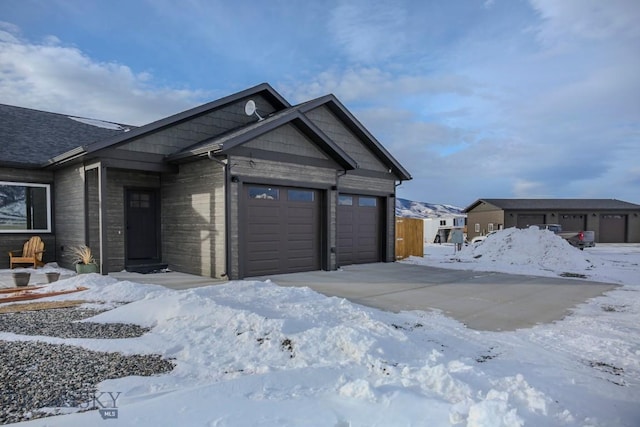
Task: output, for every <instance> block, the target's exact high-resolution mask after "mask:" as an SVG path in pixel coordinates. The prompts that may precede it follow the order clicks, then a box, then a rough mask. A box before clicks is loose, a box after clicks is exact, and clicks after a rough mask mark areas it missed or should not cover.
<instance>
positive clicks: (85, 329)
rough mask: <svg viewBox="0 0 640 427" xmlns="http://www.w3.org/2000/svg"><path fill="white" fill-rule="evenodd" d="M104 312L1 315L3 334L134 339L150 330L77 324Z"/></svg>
mask: <svg viewBox="0 0 640 427" xmlns="http://www.w3.org/2000/svg"><path fill="white" fill-rule="evenodd" d="M103 311H104V310H96V309H87V308H75V307H71V308H55V309H49V310H35V311H21V312H17V313H4V314H0V331H2V332H13V333H14V334H20V335H44V336H47V337H58V338H105V339H112V338H135V337H139V336H142V335H143V334H144V333H145V332H148V331H149V329H148V328H143V327H141V326H138V325H132V324H129V323H92V322H78V320H82V319H86V318H88V317H92V316H95V315H97V314H99V313H102V312H103Z"/></svg>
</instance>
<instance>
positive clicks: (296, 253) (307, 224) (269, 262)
mask: <svg viewBox="0 0 640 427" xmlns="http://www.w3.org/2000/svg"><path fill="white" fill-rule="evenodd" d="M244 197H246V201H247V213H246V218H245V222H246V223H245V224H243V225H244V226H243V225H242V224H241V226H243V230H244V234H243V236H244V240H245V245H246V246H245V249H244V251H243V252H244V260H243V261H244V265H245V267H244V270H245V274H244V275H245V276H261V275H269V274H280V273H294V272H299V271H312V270H320V247H321V245H320V218H321V216H320V200H319V198H320V197H319V192H318V191H317V190H312V189H301V188H289V187H267V186H257V185H247V186H245V189H244Z"/></svg>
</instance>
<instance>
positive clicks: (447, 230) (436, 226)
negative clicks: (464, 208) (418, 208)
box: [424, 214, 467, 243]
mask: <svg viewBox="0 0 640 427" xmlns="http://www.w3.org/2000/svg"><path fill="white" fill-rule="evenodd" d="M466 227H467V217H465V216H460V215H453V214H451V215H447V216H442V217H440V218H425V219H424V243H444V242H448V241H449V239H450V238H451V232H452V231H453V229H454V228H462V229H464V233H465V234H466V232H467V231H466Z"/></svg>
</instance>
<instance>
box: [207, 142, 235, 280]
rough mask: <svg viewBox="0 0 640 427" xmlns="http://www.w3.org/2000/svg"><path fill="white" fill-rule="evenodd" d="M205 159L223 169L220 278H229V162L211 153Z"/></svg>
mask: <svg viewBox="0 0 640 427" xmlns="http://www.w3.org/2000/svg"><path fill="white" fill-rule="evenodd" d="M207 157H208V158H209V160H213V161H214V162H216V163H218V164H219V165H220V166H222V167H223V168H224V239H225V242H224V266H225V270H227V271H225V272H224V273H222V274H221V275H220V277H225V276H226V277H227V278H229V271H231V249H230V246H229V243H230V242H231V239H230V237H231V228H230V216H231V215H230V214H231V193H230V192H229V185H230V183H231V178H230V174H229V162H228V160H227V162H223V161H222V160H218V159H216V158H215V157H214V156H213V154H212V153H211V151H208V152H207Z"/></svg>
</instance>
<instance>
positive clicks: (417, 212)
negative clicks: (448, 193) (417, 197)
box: [396, 198, 466, 218]
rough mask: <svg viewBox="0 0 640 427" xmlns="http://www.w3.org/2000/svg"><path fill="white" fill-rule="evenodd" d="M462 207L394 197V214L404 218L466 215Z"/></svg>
mask: <svg viewBox="0 0 640 427" xmlns="http://www.w3.org/2000/svg"><path fill="white" fill-rule="evenodd" d="M463 210H464V208H459V207H456V206H451V205H440V204H436V203H426V202H414V201H411V200H407V199H399V198H398V199H396V216H401V217H405V218H441V217H445V216H446V217H451V216H466V214H465V213H464V212H462V211H463Z"/></svg>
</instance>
